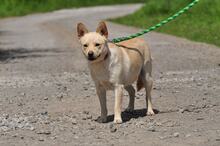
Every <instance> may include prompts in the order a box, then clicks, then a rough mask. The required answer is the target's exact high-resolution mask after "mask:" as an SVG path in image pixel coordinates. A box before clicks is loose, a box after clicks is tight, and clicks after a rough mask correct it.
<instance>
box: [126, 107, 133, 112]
mask: <svg viewBox="0 0 220 146" xmlns="http://www.w3.org/2000/svg"><path fill="white" fill-rule="evenodd" d="M125 112H127V113H133V112H134V108H132V107H127V108H126V109H125Z"/></svg>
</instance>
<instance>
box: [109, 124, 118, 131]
mask: <svg viewBox="0 0 220 146" xmlns="http://www.w3.org/2000/svg"><path fill="white" fill-rule="evenodd" d="M109 128H110V132H111V133H114V132H116V131H117V128H116V125H115V124H111V125H110V126H109Z"/></svg>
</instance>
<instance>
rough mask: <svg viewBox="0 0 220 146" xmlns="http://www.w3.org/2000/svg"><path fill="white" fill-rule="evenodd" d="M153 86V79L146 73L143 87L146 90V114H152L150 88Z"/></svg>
mask: <svg viewBox="0 0 220 146" xmlns="http://www.w3.org/2000/svg"><path fill="white" fill-rule="evenodd" d="M152 86H153V79H152V77H151V76H149V75H146V76H145V81H144V87H145V90H146V106H147V115H150V116H152V115H154V111H153V108H152V101H151V90H152Z"/></svg>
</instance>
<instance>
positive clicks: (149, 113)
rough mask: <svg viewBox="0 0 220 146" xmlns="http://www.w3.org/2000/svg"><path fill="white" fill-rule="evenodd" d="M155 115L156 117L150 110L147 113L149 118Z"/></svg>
mask: <svg viewBox="0 0 220 146" xmlns="http://www.w3.org/2000/svg"><path fill="white" fill-rule="evenodd" d="M153 115H155V113H154V111H153V110H148V111H147V116H153Z"/></svg>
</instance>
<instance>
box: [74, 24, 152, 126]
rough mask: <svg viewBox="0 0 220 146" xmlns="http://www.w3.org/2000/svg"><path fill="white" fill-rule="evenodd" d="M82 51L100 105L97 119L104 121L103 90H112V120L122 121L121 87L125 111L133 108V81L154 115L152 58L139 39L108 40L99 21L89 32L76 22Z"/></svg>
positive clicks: (105, 120)
mask: <svg viewBox="0 0 220 146" xmlns="http://www.w3.org/2000/svg"><path fill="white" fill-rule="evenodd" d="M77 32H78V37H79V41H80V43H81V44H82V51H83V54H84V55H85V57H86V58H87V59H88V66H89V69H90V72H91V76H92V78H93V80H94V82H95V86H96V91H97V94H98V97H99V101H100V105H101V117H100V118H99V119H98V121H99V122H107V107H106V91H107V90H114V93H115V107H114V110H115V111H114V112H115V113H114V123H122V118H121V111H122V97H123V91H124V89H125V90H127V92H128V93H129V97H130V99H129V105H128V107H127V109H126V110H127V111H133V110H134V100H135V89H134V87H133V86H132V84H133V83H134V82H135V81H137V90H138V91H139V90H140V89H141V88H142V87H144V88H145V90H146V104H147V115H154V112H153V109H152V103H151V89H152V84H153V81H152V77H151V71H152V59H151V54H150V50H149V48H148V47H147V45H146V44H145V42H144V41H143V40H141V39H132V40H129V41H124V42H122V43H118V44H113V43H110V42H108V40H107V39H108V30H107V27H106V24H105V23H104V22H100V23H99V25H98V28H97V30H96V32H88V30H87V29H86V27H85V26H84V25H83V24H82V23H79V24H78V25H77Z"/></svg>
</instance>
